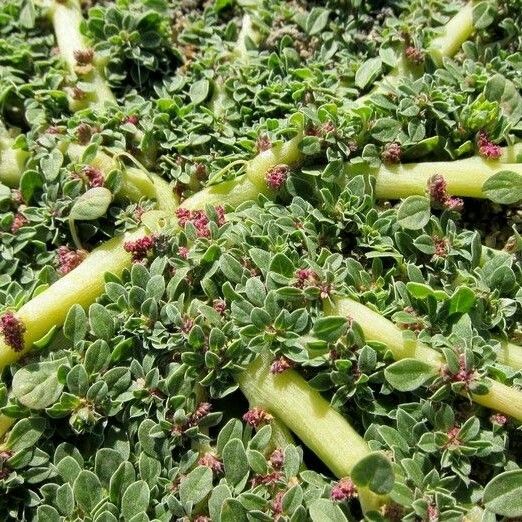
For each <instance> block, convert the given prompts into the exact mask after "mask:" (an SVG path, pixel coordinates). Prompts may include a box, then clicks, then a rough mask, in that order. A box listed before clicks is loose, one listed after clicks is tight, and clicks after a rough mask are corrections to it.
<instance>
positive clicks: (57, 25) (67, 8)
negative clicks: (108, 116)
mask: <svg viewBox="0 0 522 522" xmlns="http://www.w3.org/2000/svg"><path fill="white" fill-rule="evenodd" d="M51 20H52V23H53V27H54V32H55V35H56V42H57V44H58V49H59V50H60V55H61V56H62V58H63V59H64V61H65V62H66V64H67V66H68V68H69V70H70V71H71V73H72V74H74V75H76V76H78V77H79V78H80V79H81V81H82V82H84V83H88V84H90V86H91V90H90V92H89V93H86V96H85V99H82V100H80V99H78V100H71V108H72V109H73V110H77V109H81V108H84V107H85V106H88V105H90V104H95V105H101V104H103V103H105V102H111V103H114V102H115V101H116V100H115V98H114V94H113V93H112V91H111V89H110V87H109V86H108V84H107V82H106V80H105V78H104V76H103V73H102V72H101V70H100V68H99V66H98V65H97V64H96V63H93V64H92V65H93V66H92V68H89V69H87V70H85V71H84V72H83V71H82V72H80V71H79V69H78V67H77V58H76V56H75V53H78V52H82V51H83V52H85V51H87V50H88V46H87V45H86V43H85V39H84V37H83V35H82V34H81V32H80V25H81V22H82V13H81V8H80V2H79V0H66V1H59V0H53V3H52V7H51Z"/></svg>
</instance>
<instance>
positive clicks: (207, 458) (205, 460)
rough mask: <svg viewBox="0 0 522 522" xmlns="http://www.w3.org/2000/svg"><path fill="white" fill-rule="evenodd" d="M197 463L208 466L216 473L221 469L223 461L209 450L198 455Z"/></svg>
mask: <svg viewBox="0 0 522 522" xmlns="http://www.w3.org/2000/svg"><path fill="white" fill-rule="evenodd" d="M198 464H199V465H200V466H206V467H207V468H210V469H211V470H212V471H213V472H214V473H215V474H216V475H217V474H219V473H221V472H222V471H223V463H222V462H221V461H220V460H219V459H218V458H217V457H216V456H215V455H214V454H213V453H210V452H209V451H207V453H205V454H204V455H202V456H201V457H199V460H198Z"/></svg>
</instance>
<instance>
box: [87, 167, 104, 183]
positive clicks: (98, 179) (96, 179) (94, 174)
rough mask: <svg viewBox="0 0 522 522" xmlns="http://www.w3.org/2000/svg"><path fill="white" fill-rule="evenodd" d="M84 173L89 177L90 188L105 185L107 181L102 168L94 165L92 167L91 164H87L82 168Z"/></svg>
mask: <svg viewBox="0 0 522 522" xmlns="http://www.w3.org/2000/svg"><path fill="white" fill-rule="evenodd" d="M82 174H83V175H84V176H85V178H86V179H87V183H88V185H89V187H90V188H94V187H103V183H104V182H105V179H104V177H103V174H102V173H101V171H100V170H98V169H96V168H94V167H91V166H90V165H86V166H85V167H83V169H82Z"/></svg>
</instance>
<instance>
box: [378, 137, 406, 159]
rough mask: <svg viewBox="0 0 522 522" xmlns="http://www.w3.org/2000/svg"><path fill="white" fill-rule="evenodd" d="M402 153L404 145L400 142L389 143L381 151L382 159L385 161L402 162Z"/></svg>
mask: <svg viewBox="0 0 522 522" xmlns="http://www.w3.org/2000/svg"><path fill="white" fill-rule="evenodd" d="M401 155H402V147H401V145H400V143H396V142H393V143H387V144H386V145H385V146H384V148H383V150H382V152H381V160H382V161H384V163H400V161H401Z"/></svg>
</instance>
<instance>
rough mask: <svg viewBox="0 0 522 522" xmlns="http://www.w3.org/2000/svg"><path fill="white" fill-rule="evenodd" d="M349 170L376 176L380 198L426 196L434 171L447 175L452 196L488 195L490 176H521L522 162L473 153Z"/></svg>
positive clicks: (351, 167)
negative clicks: (509, 173) (486, 187)
mask: <svg viewBox="0 0 522 522" xmlns="http://www.w3.org/2000/svg"><path fill="white" fill-rule="evenodd" d="M346 170H347V173H348V175H349V176H353V175H356V174H364V173H367V174H371V175H373V176H375V178H376V182H375V195H376V197H377V198H378V199H399V198H405V197H408V196H413V195H424V194H426V191H427V188H428V182H429V180H430V178H431V177H432V176H434V175H435V174H440V175H442V176H443V177H444V179H445V180H446V184H447V190H448V193H449V194H451V195H454V196H462V197H472V198H485V197H486V195H485V194H484V192H483V191H482V186H483V184H484V182H485V181H486V180H487V179H488V178H490V177H491V176H493V175H494V174H497V173H498V172H501V171H503V170H510V171H514V172H516V173H518V174H520V175H522V163H509V164H506V163H500V162H498V161H493V160H489V161H488V160H485V159H482V158H480V157H478V156H473V157H471V158H466V159H462V160H457V161H434V162H426V163H405V164H400V165H382V166H381V167H379V168H378V169H373V170H372V169H368V167H365V166H362V165H347V167H346Z"/></svg>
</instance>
